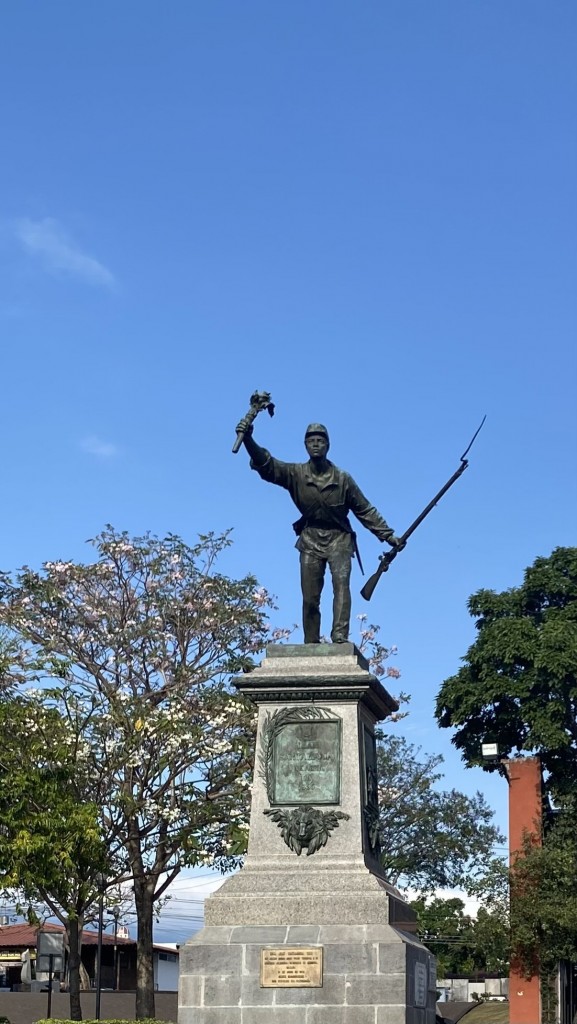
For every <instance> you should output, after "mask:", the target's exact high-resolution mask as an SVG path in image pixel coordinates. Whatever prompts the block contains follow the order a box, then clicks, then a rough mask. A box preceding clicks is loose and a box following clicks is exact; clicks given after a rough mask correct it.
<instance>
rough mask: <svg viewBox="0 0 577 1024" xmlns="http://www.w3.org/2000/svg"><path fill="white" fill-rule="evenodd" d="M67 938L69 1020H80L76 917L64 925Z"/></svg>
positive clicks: (78, 934)
mask: <svg viewBox="0 0 577 1024" xmlns="http://www.w3.org/2000/svg"><path fill="white" fill-rule="evenodd" d="M66 932H67V938H68V950H69V956H68V979H69V985H70V1020H82V1006H81V1005H80V948H81V947H80V935H81V921H80V920H79V919H78V918H77V917H72V918H70V917H69V918H68V922H67V924H66Z"/></svg>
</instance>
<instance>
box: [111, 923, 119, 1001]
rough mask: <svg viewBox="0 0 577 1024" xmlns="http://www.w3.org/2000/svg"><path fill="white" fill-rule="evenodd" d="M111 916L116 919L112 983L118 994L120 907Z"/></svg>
mask: <svg viewBox="0 0 577 1024" xmlns="http://www.w3.org/2000/svg"><path fill="white" fill-rule="evenodd" d="M111 914H112V916H113V918H114V959H113V964H114V967H113V974H114V980H113V982H112V988H113V990H114V991H115V992H116V991H117V990H118V919H119V917H120V907H114V908H113V909H112V910H111Z"/></svg>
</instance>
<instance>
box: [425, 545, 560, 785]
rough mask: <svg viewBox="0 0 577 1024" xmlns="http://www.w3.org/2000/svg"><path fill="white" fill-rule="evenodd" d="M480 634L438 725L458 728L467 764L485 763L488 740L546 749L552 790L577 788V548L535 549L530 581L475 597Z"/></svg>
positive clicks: (447, 690) (442, 705)
mask: <svg viewBox="0 0 577 1024" xmlns="http://www.w3.org/2000/svg"><path fill="white" fill-rule="evenodd" d="M469 611H470V613H471V615H472V616H474V617H475V618H476V620H477V621H476V624H475V625H476V629H477V639H476V640H475V642H474V643H473V644H472V645H471V647H470V648H469V650H468V651H467V654H466V655H465V658H464V665H463V667H462V668H461V669H459V671H458V672H457V674H456V675H454V676H451V677H450V678H449V679H446V680H445V682H444V683H443V685H442V687H441V689H440V692H439V695H438V698H437V708H436V714H437V719H438V721H439V725H441V726H442V727H443V728H452V729H454V730H455V733H454V736H453V742H454V744H455V745H456V746H457V747H458V748H459V750H461V751H462V753H463V758H464V759H465V761H466V762H467V764H468V765H473V764H476V765H479V764H481V765H482V766H483V767H484V768H486V769H487V770H495V769H496V768H499V765H498V764H496V765H487V764H484V763H483V761H482V758H481V744H482V743H484V742H491V741H493V742H497V743H498V744H499V752H500V754H501V756H502V757H509V756H510V755H511V754H516V753H531V754H538V755H539V757H540V758H541V763H542V766H543V772H544V783H545V787H546V791H547V792H548V793H550V794H551V795H552V796H553V797H554V799H556V800H557V801H563V800H564V799H565V798H567V797H569V796H572V795H577V548H556V550H555V551H554V552H553V554H552V555H551V556H550V557H549V558H537V560H536V561H535V562H534V564H533V565H532V566H530V568H528V569H527V570H526V572H525V577H524V580H523V583H522V584H521V586H519V587H513V588H512V589H511V590H506V591H504V592H502V593H495V591H492V590H480V591H478V592H477V593H476V594H473V595H472V597H470V598H469Z"/></svg>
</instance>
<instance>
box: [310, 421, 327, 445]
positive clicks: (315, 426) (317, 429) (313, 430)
mask: <svg viewBox="0 0 577 1024" xmlns="http://www.w3.org/2000/svg"><path fill="white" fill-rule="evenodd" d="M310 434H322V435H323V437H326V439H327V441H328V440H329V432H328V430H327V428H326V427H324V426H323V424H322V423H309V425H308V427H307V429H306V431H305V441H306V439H307V437H309V435H310Z"/></svg>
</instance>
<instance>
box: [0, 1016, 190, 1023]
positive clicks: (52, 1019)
mask: <svg viewBox="0 0 577 1024" xmlns="http://www.w3.org/2000/svg"><path fill="white" fill-rule="evenodd" d="M3 1020H7V1018H6V1017H4V1018H3V1017H0V1024H2V1021H3ZM101 1021H104V1022H105V1024H172V1021H166V1020H157V1019H156V1017H142V1018H141V1019H140V1020H138V1021H136V1020H124V1019H122V1018H116V1017H101ZM34 1024H76V1022H75V1021H71V1020H62V1019H61V1018H60V1017H42V1018H41V1019H40V1020H37V1021H35V1022H34ZM84 1024H100V1021H96V1020H92V1019H88V1020H85V1021H84Z"/></svg>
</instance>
